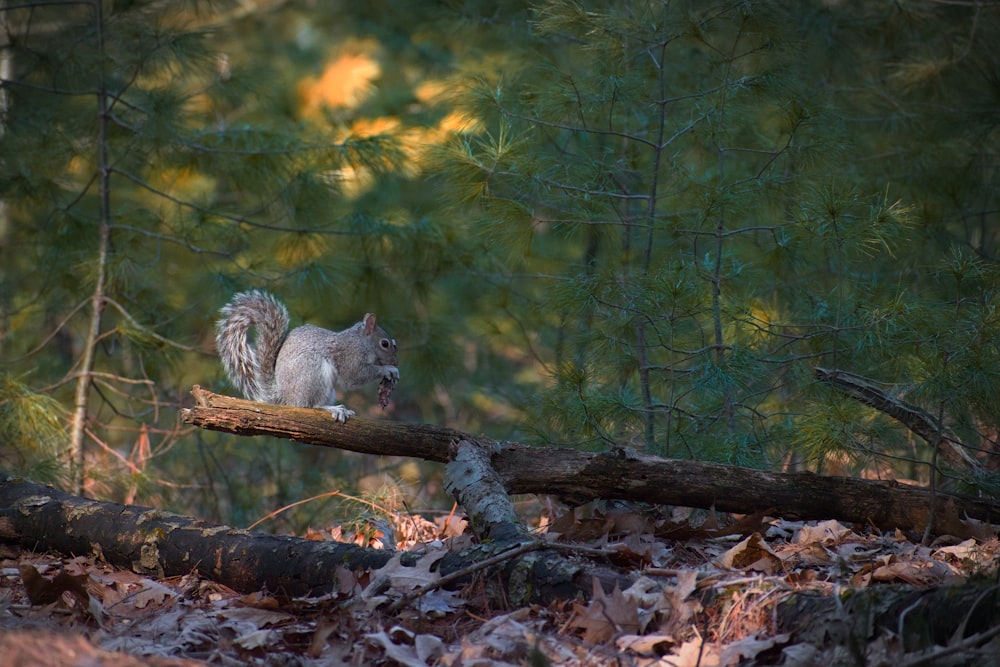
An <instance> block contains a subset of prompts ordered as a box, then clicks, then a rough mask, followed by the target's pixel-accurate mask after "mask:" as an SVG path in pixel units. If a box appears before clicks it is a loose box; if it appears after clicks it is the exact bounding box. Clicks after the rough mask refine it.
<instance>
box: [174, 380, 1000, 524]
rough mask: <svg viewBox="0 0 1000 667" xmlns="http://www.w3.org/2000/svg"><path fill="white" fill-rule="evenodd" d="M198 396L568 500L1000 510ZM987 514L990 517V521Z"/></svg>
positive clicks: (337, 439) (941, 497)
mask: <svg viewBox="0 0 1000 667" xmlns="http://www.w3.org/2000/svg"><path fill="white" fill-rule="evenodd" d="M193 394H194V397H195V401H196V404H195V406H193V407H191V408H188V409H185V410H184V411H183V414H182V419H183V420H184V422H185V423H188V424H192V425H194V426H198V427H201V428H206V429H210V430H215V431H223V432H227V433H234V434H237V435H270V436H275V437H279V438H286V439H290V440H296V441H299V442H305V443H310V444H314V445H322V446H326V447H336V448H339V449H346V450H350V451H355V452H362V453H367V454H377V455H387V456H409V457H414V458H420V459H424V460H428V461H438V462H442V463H447V462H448V461H450V460H451V458H452V452H451V447H452V446H453V443H456V442H460V441H463V440H464V441H469V442H474V443H478V444H479V445H481V446H483V447H486V448H487V449H488V450H489V452H490V463H491V465H492V467H493V469H494V470H495V471H496V473H497V475H498V476H499V479H500V480H501V481H502V483H503V486H504V487H505V488H506V490H507V492H508V493H539V494H551V495H554V496H557V497H560V498H561V499H563V500H565V501H566V502H569V503H570V504H581V503H583V502H586V501H589V500H593V499H598V498H603V499H625V500H633V501H639V502H649V503H657V504H665V505H681V506H685V507H699V508H706V509H707V508H715V509H717V510H720V511H724V512H736V513H742V514H751V513H754V512H758V511H765V510H766V511H770V512H773V513H774V514H775V515H777V516H781V517H783V518H786V519H793V520H794V519H804V520H806V519H838V520H841V521H846V522H850V523H858V524H863V525H871V526H875V527H877V528H879V529H881V530H893V529H897V528H898V529H900V530H904V531H906V530H910V531H922V530H923V529H924V527H925V526H926V524H927V522H928V520H929V519H930V518H931V516H932V511H933V518H934V522H933V526H934V528H935V531H936V532H938V533H941V534H951V535H955V536H956V537H963V538H965V537H983V536H985V535H986V534H987V533H989V532H990V530H991V527H990V526H989V525H988V524H990V523H991V522H994V521H998V520H1000V507H998V505H997V504H996V503H993V502H990V501H987V500H982V499H979V498H971V497H967V496H960V495H954V494H944V493H940V492H939V493H937V494H933V493H932V492H931V491H929V490H928V489H925V488H921V487H915V486H909V485H905V484H901V483H898V482H885V481H875V480H866V479H856V478H852V477H828V476H820V475H815V474H813V473H776V472H768V471H764V470H751V469H746V468H738V467H735V466H726V465H720V464H715V463H706V462H701V461H686V460H679V459H664V458H659V457H656V456H650V455H646V454H640V453H636V452H634V451H632V450H628V449H616V450H612V451H608V452H582V451H577V450H574V449H567V448H560V447H544V448H542V447H530V446H528V445H524V444H521V443H516V442H495V441H491V440H489V439H487V438H483V437H475V436H472V435H470V434H467V433H462V432H461V431H456V430H454V429H449V428H445V427H439V426H432V425H427V424H401V423H397V422H389V421H374V420H369V419H363V418H360V417H355V418H352V419H351V420H350V421H349V422H347V424H341V423H339V422H335V421H334V420H332V419H330V416H329V413H327V412H325V411H323V410H314V409H307V408H295V407H290V406H284V405H271V404H266V403H256V402H253V401H246V400H242V399H238V398H231V397H228V396H221V395H219V394H213V393H211V392H209V391H206V390H204V389H202V388H200V387H195V388H194V390H193ZM984 524H987V525H984Z"/></svg>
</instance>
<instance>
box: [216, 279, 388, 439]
mask: <svg viewBox="0 0 1000 667" xmlns="http://www.w3.org/2000/svg"><path fill="white" fill-rule="evenodd" d="M219 312H220V313H221V314H222V319H221V320H219V321H218V322H217V323H216V336H215V343H216V346H217V347H218V349H219V357H220V358H221V359H222V365H223V366H224V367H225V369H226V374H227V375H228V376H229V379H230V381H231V382H232V383H233V385H234V386H235V387H236V388H237V389H239V390H240V391H241V392H243V395H244V396H246V397H247V398H249V399H251V400H255V401H263V402H265V403H281V404H284V405H297V406H300V407H307V408H322V409H323V410H327V411H328V412H329V413H330V414H331V415H332V416H333V418H334V419H336V420H337V421H340V422H344V423H346V422H347V419H348V418H349V417H351V416H352V415H354V414H355V413H354V411H353V410H350V409H348V408H347V407H345V406H344V405H335V402H336V400H337V390H338V389H340V390H348V389H355V388H357V387H360V386H363V385H366V384H369V383H372V382H380V384H379V403H380V404H381V405H382V406H383V407H385V405H386V404H387V403H388V396H389V393H390V392H391V390H392V386H393V385H394V384H395V383H396V381H397V380H398V379H399V369H398V368H396V341H395V340H394V339H392V338H389V336H388V334H386V332H385V331H384V330H383V329H382V327H380V326H378V324H377V323H376V321H375V315H374V314H373V313H368V314H366V315H365V316H364V319H362V320H361V321H360V322H358V323H357V324H355V325H354V326H352V327H350V328H349V329H345V330H344V331H330V330H329V329H323V328H321V327H317V326H313V325H311V324H306V325H303V326H300V327H296V328H294V329H292V330H291V331H289V330H288V309H286V308H285V306H284V304H282V303H281V302H280V301H278V300H277V299H276V298H274V297H273V296H271V295H270V294H268V293H267V292H260V291H257V290H251V291H249V292H240V293H238V294H236V295H234V296H233V298H232V300H231V301H230V302H229V303H228V304H226V306H225V307H223V308H222V310H221V311H219ZM250 327H255V328H256V329H257V336H256V339H255V341H254V343H253V344H251V343H250V340H249V338H248V333H249V330H250Z"/></svg>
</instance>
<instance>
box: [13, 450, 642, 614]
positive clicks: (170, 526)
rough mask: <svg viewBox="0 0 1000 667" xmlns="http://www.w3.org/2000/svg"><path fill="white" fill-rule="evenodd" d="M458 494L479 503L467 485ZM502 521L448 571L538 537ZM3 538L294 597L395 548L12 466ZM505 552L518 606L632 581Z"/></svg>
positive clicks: (504, 579)
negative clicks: (208, 512) (58, 483)
mask: <svg viewBox="0 0 1000 667" xmlns="http://www.w3.org/2000/svg"><path fill="white" fill-rule="evenodd" d="M459 465H460V466H461V465H462V464H459ZM459 478H462V476H461V475H459ZM465 478H466V479H468V478H467V477H465ZM474 485H475V483H473V486H474ZM457 495H458V496H459V497H460V498H462V499H463V500H464V501H469V503H470V504H471V505H473V506H474V507H475V506H476V504H475V503H474V502H473V501H472V500H471V498H470V497H469V496H468V494H467V492H466V491H462V492H460V493H459V494H457ZM511 509H513V508H511ZM494 518H496V517H494ZM491 521H492V519H491ZM501 523H502V522H501ZM501 523H491V524H490V526H491V531H490V535H491V536H492V537H493V538H494V541H492V542H491V543H490V544H489V545H484V546H482V547H473V548H470V549H468V550H466V551H463V552H452V553H449V554H447V555H446V556H445V557H444V558H442V559H441V561H440V563H439V572H440V573H441V574H442V575H449V574H452V573H455V572H459V571H461V570H465V569H469V568H472V567H473V566H476V565H477V564H478V563H479V562H480V561H482V560H485V559H487V558H493V557H495V556H497V555H498V554H502V553H503V552H505V551H508V550H510V549H512V548H513V547H516V546H518V545H519V544H521V543H525V542H530V541H532V539H533V538H531V536H530V535H529V534H528V533H527V531H524V530H523V528H522V529H514V528H513V527H512V526H510V525H508V526H507V529H506V530H501V529H499V528H500V525H501ZM0 543H8V544H17V545H18V546H21V547H23V548H25V549H29V550H35V551H58V552H61V553H63V554H66V555H67V556H80V555H82V556H89V555H96V556H98V557H100V558H103V559H104V560H106V561H107V562H109V563H111V564H113V565H117V566H119V567H125V568H130V569H132V570H133V571H134V572H138V573H140V574H147V575H150V576H154V577H158V578H162V577H165V576H168V577H169V576H180V575H185V574H189V573H191V572H195V571H197V572H198V573H199V574H200V575H201V576H204V577H207V578H210V579H212V580H214V581H217V582H219V583H221V584H224V585H226V586H228V587H230V588H232V589H234V590H236V591H239V592H241V593H249V592H253V591H259V590H263V589H266V590H268V591H270V592H272V593H277V594H282V595H289V596H316V595H323V594H326V593H330V592H336V591H337V590H338V583H339V581H340V576H339V575H341V574H344V571H345V570H346V571H347V572H348V573H351V572H355V571H359V570H360V571H372V570H378V569H379V568H381V567H382V566H384V565H385V564H386V563H387V562H388V561H389V560H390V559H391V558H392V557H393V555H394V552H392V551H386V550H376V549H365V548H362V547H358V546H355V545H352V544H343V543H340V542H316V541H312V540H306V539H302V538H297V537H287V536H275V535H268V534H266V533H252V532H249V531H246V530H239V529H234V528H230V527H228V526H220V525H213V524H209V523H206V522H204V521H198V520H195V519H191V518H188V517H184V516H180V515H177V514H171V513H169V512H163V511H160V510H155V509H151V508H148V507H138V506H135V505H121V504H119V503H110V502H98V501H95V500H88V499H86V498H80V497H78V496H74V495H71V494H68V493H64V492H62V491H59V490H57V489H54V488H51V487H46V486H42V485H40V484H35V483H33V482H29V481H26V480H24V479H21V478H17V477H10V476H7V475H4V474H3V473H0ZM418 559H419V554H414V553H404V554H402V556H401V563H402V564H403V565H415V564H416V562H417V560H418ZM495 560H497V561H498V562H496V563H495V564H494V565H492V566H491V567H490V568H488V569H482V570H481V571H480V572H481V574H482V575H483V578H484V580H486V581H487V582H490V583H491V584H493V583H495V584H499V585H500V586H503V587H504V590H503V591H502V597H504V598H506V599H508V600H510V601H511V602H512V603H514V604H518V605H521V604H529V603H532V602H547V601H549V600H551V599H552V598H553V597H575V596H576V595H578V594H582V595H584V596H587V595H589V594H590V593H591V591H592V588H593V584H592V582H593V578H594V577H597V579H598V580H599V581H601V582H602V583H603V584H604V585H605V587H606V588H607V590H608V591H610V590H611V589H612V588H613V587H614V586H615V584H618V585H619V586H622V587H623V588H624V587H627V586H628V582H627V581H626V578H625V577H623V576H621V575H619V574H618V573H617V572H615V571H613V570H611V569H610V568H605V567H602V566H600V565H595V564H594V563H590V562H587V561H585V560H582V559H569V558H566V557H564V556H563V555H562V554H561V553H555V552H553V551H551V550H548V549H545V548H544V547H543V548H539V549H534V550H531V551H527V552H524V553H516V554H514V555H511V557H510V558H500V559H495ZM469 579H470V577H464V578H460V579H458V580H457V581H456V582H455V583H456V584H458V583H461V582H463V581H468V580H469ZM512 580H513V583H512Z"/></svg>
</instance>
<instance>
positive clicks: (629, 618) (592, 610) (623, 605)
mask: <svg viewBox="0 0 1000 667" xmlns="http://www.w3.org/2000/svg"><path fill="white" fill-rule="evenodd" d="M575 611H576V614H577V615H576V618H574V620H573V623H572V626H573V627H575V628H580V629H582V630H583V631H584V632H583V640H584V641H586V642H590V643H592V644H601V643H604V642H606V641H608V640H609V639H611V638H612V637H613V636H615V635H616V634H622V633H624V634H638V632H639V610H638V606H637V605H636V603H635V602H634V601H633V600H630V599H629V598H627V597H625V595H624V594H623V593H622V591H621V589H620V588H618V586H617V585H616V586H615V589H614V590H613V591H611V595H607V594H606V593H605V592H604V589H603V588H601V584H600V582H599V581H598V580H597V579H596V578H595V579H594V592H593V595H592V596H591V599H590V602H589V603H588V604H587V605H586V607H584V606H583V604H578V605H577V609H576V610H575Z"/></svg>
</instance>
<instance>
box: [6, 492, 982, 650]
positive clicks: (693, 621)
mask: <svg viewBox="0 0 1000 667" xmlns="http://www.w3.org/2000/svg"><path fill="white" fill-rule="evenodd" d="M547 509H548V510H551V508H547ZM542 514H543V515H544V514H548V515H549V516H552V515H554V514H555V513H554V512H551V511H548V512H543V513H542ZM533 523H534V524H535V525H536V533H537V535H538V536H539V538H540V539H544V540H551V541H553V542H559V543H561V544H562V545H563V546H561V547H560V548H561V549H563V550H566V549H572V546H571V545H578V546H579V547H580V551H581V554H582V555H581V557H584V556H585V557H587V558H595V557H599V558H603V559H604V561H605V562H606V563H609V564H612V565H614V566H616V567H618V568H621V569H622V570H623V571H625V572H627V573H628V574H629V575H630V576H631V578H632V580H633V581H634V584H633V585H632V586H630V587H629V588H627V589H626V590H618V589H616V590H614V591H612V592H610V593H608V592H604V591H601V590H600V588H599V587H595V590H594V595H593V596H592V597H591V599H589V600H582V599H553V600H551V601H548V602H547V603H546V604H534V605H530V606H524V607H518V608H513V607H512V606H511V605H509V604H508V603H507V602H506V601H505V596H504V590H503V589H502V587H500V586H498V585H496V584H495V582H492V581H490V580H486V579H484V578H482V577H481V576H480V577H476V576H474V577H473V578H472V583H467V584H466V585H464V586H463V587H461V588H458V589H456V590H449V589H447V588H444V587H442V588H435V586H434V582H435V581H437V579H438V578H439V575H438V574H437V573H436V572H435V568H434V565H435V563H436V562H437V561H438V560H439V559H440V558H441V557H442V556H443V555H444V554H445V553H447V552H448V550H449V549H461V548H462V547H463V546H467V545H468V544H469V541H470V540H471V539H472V538H471V537H469V536H468V535H467V534H463V532H462V529H463V527H464V521H461V520H460V519H458V518H456V517H441V518H439V519H438V520H437V521H433V522H432V521H427V520H424V519H422V518H419V517H414V516H409V515H400V516H398V517H394V518H392V519H389V520H387V521H381V522H376V523H373V524H371V525H369V526H368V529H367V530H362V531H361V532H360V533H352V532H351V531H348V530H347V529H345V528H344V527H335V528H332V529H328V530H325V531H321V532H312V533H310V534H309V535H306V536H305V537H308V538H311V539H319V540H332V539H337V540H341V541H354V542H357V543H359V544H369V545H381V546H382V547H383V548H386V547H387V546H394V547H395V548H396V549H397V550H398V551H399V552H400V553H402V552H403V551H415V552H417V553H419V554H421V556H420V559H419V561H418V564H417V566H415V567H404V566H402V565H401V564H400V562H399V559H398V558H395V559H393V560H391V561H390V562H389V564H388V565H387V566H385V567H383V568H381V569H380V570H378V571H373V572H366V573H356V574H353V575H350V576H345V577H344V580H343V581H340V582H338V584H339V590H340V592H339V593H336V594H331V595H327V596H323V597H319V598H293V599H289V598H284V597H281V596H279V595H275V594H273V593H269V592H267V591H260V592H255V593H251V594H240V593H237V592H235V591H232V590H229V589H227V588H225V587H222V586H219V585H218V584H215V583H213V582H212V581H209V580H206V579H204V578H201V577H200V576H198V574H197V573H191V574H190V575H187V576H184V577H178V578H167V579H157V578H151V577H148V576H141V575H138V574H135V573H133V572H131V571H129V570H123V569H120V568H114V567H111V566H109V565H107V564H106V563H103V562H101V561H100V560H99V559H97V560H95V559H94V558H93V557H76V558H68V557H65V556H60V555H54V554H44V553H34V552H28V551H22V550H20V549H17V548H13V547H9V546H0V656H4V659H3V661H2V662H3V664H4V665H10V666H14V667H17V666H20V665H25V666H27V665H31V666H32V667H48V666H55V665H58V666H60V667H64V666H69V665H75V666H80V667H82V666H84V665H87V666H89V667H92V666H98V665H100V666H110V665H121V666H132V665H159V666H164V665H175V666H176V665H194V664H206V663H207V664H213V665H262V666H272V665H274V666H278V665H282V666H288V665H302V666H314V665H315V666H321V665H322V666H326V665H330V666H334V665H404V666H406V667H410V666H417V667H426V666H429V665H442V666H446V667H458V666H462V667H473V666H475V667H486V666H487V665H489V666H493V665H548V664H552V665H581V666H584V665H586V666H590V665H621V666H623V665H635V666H642V667H647V666H653V665H657V666H663V667H668V666H671V667H695V666H700V667H715V666H729V665H785V666H788V667H792V666H807V665H824V666H827V667H828V666H832V665H840V664H845V665H848V664H866V665H896V666H898V665H912V666H916V665H938V664H941V665H945V664H949V665H950V664H985V663H982V662H980V661H979V659H980V658H982V657H983V656H984V655H989V654H992V655H993V656H996V655H1000V636H998V633H997V632H992V631H987V632H984V633H982V634H980V635H978V636H977V637H974V638H973V639H975V641H971V640H970V639H969V634H970V633H969V632H964V633H956V636H954V637H953V638H951V639H949V640H946V641H937V642H936V643H932V644H923V645H921V646H920V647H919V648H912V646H911V647H910V648H909V649H908V648H907V641H906V634H907V628H905V627H904V626H905V622H906V620H905V614H904V615H903V618H902V620H901V621H900V625H899V627H898V628H896V629H893V628H886V627H882V628H879V629H873V630H872V631H871V633H870V635H869V636H867V637H864V638H863V640H864V642H863V644H861V645H859V644H858V643H857V642H855V643H853V644H851V643H850V642H847V641H841V642H837V641H832V642H831V641H819V640H809V639H808V635H809V633H797V632H793V633H789V632H784V631H782V627H781V626H782V625H784V624H783V622H782V620H781V611H780V609H779V607H780V605H782V603H783V602H785V601H787V600H788V599H789V597H790V596H794V595H797V594H799V595H801V594H803V593H809V594H815V595H818V596H826V597H827V598H834V599H842V598H843V596H844V592H845V591H856V590H859V589H871V588H873V587H891V586H893V585H905V586H908V587H914V588H919V589H927V588H932V587H939V586H946V585H950V584H958V583H961V582H964V581H967V580H968V579H970V578H979V579H982V580H984V581H986V582H987V586H986V587H987V588H989V587H990V585H989V579H990V577H992V578H993V583H994V584H995V582H996V579H995V577H996V573H997V565H998V563H1000V543H998V542H997V540H996V538H989V537H987V538H984V539H981V540H975V539H970V540H966V541H958V540H950V539H947V538H943V539H939V540H938V541H937V542H935V543H932V544H931V545H929V546H922V545H921V544H920V543H919V542H915V541H914V539H913V536H906V535H902V534H891V535H890V534H879V533H877V532H869V531H865V530H862V529H860V528H857V527H853V528H852V527H850V526H846V525H842V524H840V523H838V522H836V521H825V522H809V523H803V522H789V521H783V520H781V519H775V518H771V517H763V516H750V517H742V518H738V519H734V518H733V517H715V516H714V515H713V514H712V513H709V512H692V511H690V510H679V509H675V510H672V511H670V513H669V514H666V515H664V514H662V513H656V512H654V511H652V510H651V509H650V508H639V507H634V506H629V505H607V504H605V505H604V506H603V508H602V509H600V510H598V509H596V508H595V507H590V508H585V509H577V510H575V511H566V510H565V509H563V510H562V513H561V514H560V515H559V516H556V517H555V518H554V519H552V518H537V517H536V518H535V519H534V521H533ZM393 524H394V525H393ZM727 524H728V525H727ZM992 589H993V590H994V592H995V590H996V586H995V585H994V586H992ZM973 606H975V605H973ZM968 613H969V614H971V613H972V610H971V609H970V610H968ZM829 620H830V619H824V618H823V617H822V615H819V616H817V617H816V619H815V621H814V622H815V623H816V624H819V626H820V630H821V631H819V632H817V633H812V637H820V636H826V639H827V640H829V639H830V636H829V635H831V634H833V631H832V630H831V631H830V632H826V631H822V626H823V625H824V624H825V623H826V622H827V621H829ZM959 620H961V619H959ZM961 625H962V627H963V628H964V627H965V622H964V621H962V623H961Z"/></svg>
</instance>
